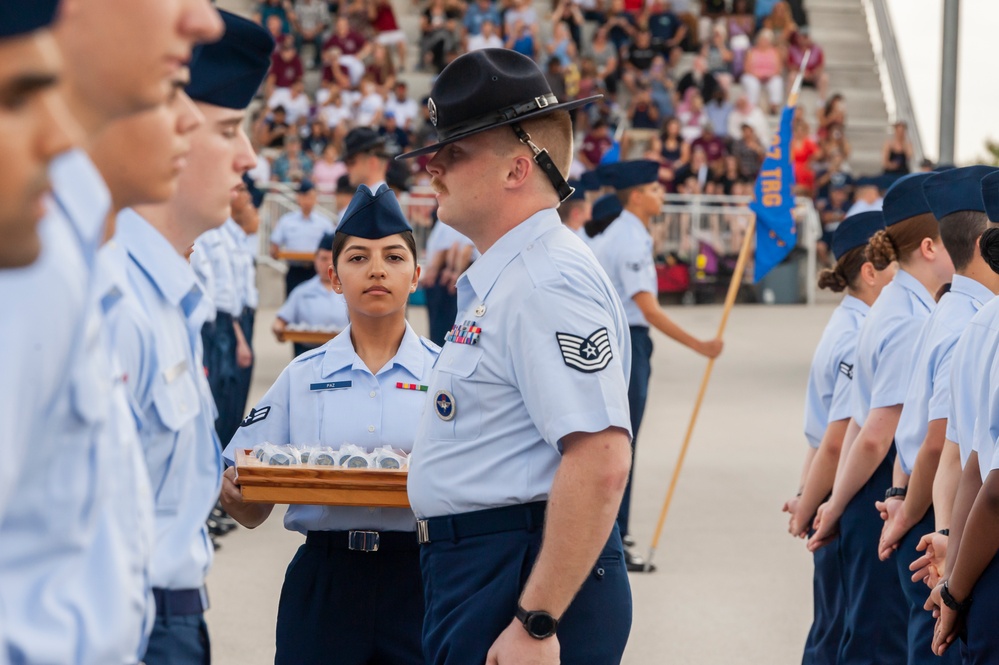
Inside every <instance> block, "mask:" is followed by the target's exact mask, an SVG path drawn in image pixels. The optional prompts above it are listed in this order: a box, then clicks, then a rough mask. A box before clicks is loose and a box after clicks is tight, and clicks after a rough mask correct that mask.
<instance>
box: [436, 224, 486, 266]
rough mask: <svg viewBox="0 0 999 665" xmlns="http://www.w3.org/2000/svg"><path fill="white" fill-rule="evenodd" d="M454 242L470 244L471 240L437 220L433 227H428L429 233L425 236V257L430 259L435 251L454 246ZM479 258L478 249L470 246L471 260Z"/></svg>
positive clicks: (464, 244)
mask: <svg viewBox="0 0 999 665" xmlns="http://www.w3.org/2000/svg"><path fill="white" fill-rule="evenodd" d="M455 244H458V245H459V246H462V247H464V246H466V245H471V244H472V241H471V240H469V239H468V237H467V236H465V235H464V234H462V233H460V232H458V231H455V230H454V229H453V228H451V227H450V226H448V225H447V224H445V223H444V222H441V221H438V222H437V223H436V224H434V228H432V229H430V235H429V236H427V247H426V251H427V258H428V259H430V258H432V257H433V255H434V254H436V253H437V252H443V251H447V250H449V249H451V248H452V247H454V245H455ZM477 258H479V250H477V249H475V247H474V246H473V247H472V260H473V261H474V260H475V259H477Z"/></svg>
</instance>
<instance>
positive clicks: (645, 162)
mask: <svg viewBox="0 0 999 665" xmlns="http://www.w3.org/2000/svg"><path fill="white" fill-rule="evenodd" d="M597 172H598V173H599V174H600V180H601V182H603V184H605V185H607V186H609V187H613V188H614V189H618V190H620V189H628V188H630V187H638V186H640V185H647V184H649V183H652V182H658V181H659V162H656V161H653V160H651V159H636V160H633V161H630V162H616V163H614V164H601V165H600V167H599V168H598V169H597Z"/></svg>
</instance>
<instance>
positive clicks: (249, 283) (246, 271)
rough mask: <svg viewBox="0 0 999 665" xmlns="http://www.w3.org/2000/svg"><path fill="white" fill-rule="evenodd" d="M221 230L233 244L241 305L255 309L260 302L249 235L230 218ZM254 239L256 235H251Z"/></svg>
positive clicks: (234, 270) (254, 256)
mask: <svg viewBox="0 0 999 665" xmlns="http://www.w3.org/2000/svg"><path fill="white" fill-rule="evenodd" d="M222 231H224V232H225V233H228V234H229V238H231V239H232V243H233V245H234V252H233V255H232V267H233V272H234V273H235V276H236V284H237V291H238V293H239V299H240V302H241V303H242V307H249V308H250V309H256V308H257V305H259V304H260V294H259V293H258V292H257V266H256V264H255V259H256V252H255V251H254V247H255V246H252V245H251V244H250V236H248V235H247V234H246V231H244V230H243V228H242V227H241V226H240V225H239V224H237V223H236V222H235V221H233V220H232V218H230V219H227V220H226V222H225V224H223V225H222ZM253 240H254V241H256V235H254V236H253Z"/></svg>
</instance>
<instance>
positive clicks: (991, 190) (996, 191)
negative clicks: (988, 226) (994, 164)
mask: <svg viewBox="0 0 999 665" xmlns="http://www.w3.org/2000/svg"><path fill="white" fill-rule="evenodd" d="M981 186H982V204H983V205H984V206H985V214H986V215H988V216H989V221H990V222H999V171H993V172H992V173H989V174H988V175H987V176H985V177H984V178H982V182H981Z"/></svg>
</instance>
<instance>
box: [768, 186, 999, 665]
mask: <svg viewBox="0 0 999 665" xmlns="http://www.w3.org/2000/svg"><path fill="white" fill-rule="evenodd" d="M832 250H833V253H834V254H835V256H836V258H837V262H836V264H835V267H834V268H833V269H831V270H827V271H824V272H823V273H822V274H821V275H820V278H819V284H820V286H821V287H823V288H828V289H830V290H832V291H834V292H837V293H845V296H844V298H843V300H842V302H841V303H840V305H839V306H838V307H837V308H836V310H835V311H834V313H833V315H832V317H831V319H830V321H829V324H828V325H827V327H826V329H825V332H824V333H823V335H822V338H821V340H820V342H819V345H818V347H817V349H816V351H815V356H814V359H813V361H812V367H811V372H810V376H809V381H808V391H807V398H806V411H805V437H806V439H807V442H808V444H809V448H808V453H807V455H806V461H805V465H804V469H803V471H802V475H801V480H800V485H799V491H798V492H797V495H796V496H795V497H794V498H792V499H791V500H789V501H788V502H787V503H786V504H785V506H784V510H785V511H786V512H788V513H789V514H790V523H789V531H790V533H791V534H792V535H793V536H796V537H800V538H806V539H807V546H808V549H809V550H810V551H811V552H813V554H814V569H815V572H814V584H813V595H814V620H813V624H812V627H811V630H810V632H809V634H808V639H807V642H806V646H805V653H804V658H803V662H804V663H844V664H850V665H853V664H855V663H856V664H859V663H871V664H874V663H910V664H915V663H926V664H930V663H962V662H963V663H975V664H979V663H980V664H985V663H995V662H999V632H997V631H996V623H995V621H996V620H995V617H996V610H997V609H999V607H997V602H999V601H997V599H999V592H997V591H999V556H997V553H999V541H997V540H996V534H999V510H997V509H996V506H997V505H999V502H997V501H996V497H997V496H999V494H997V488H999V473H996V472H994V469H996V468H997V467H999V457H997V456H996V455H995V454H994V453H995V451H996V450H997V445H996V442H997V440H999V400H997V397H999V366H997V365H996V364H995V362H994V361H995V358H996V355H997V354H996V351H997V349H999V299H997V298H996V297H995V296H996V294H997V293H999V169H995V168H992V167H987V166H969V167H964V168H953V169H947V170H942V171H940V172H938V173H919V174H912V175H909V176H906V177H904V178H901V179H900V180H898V181H897V182H896V183H895V184H893V185H892V187H891V188H890V189H889V190H888V191H887V193H886V195H885V197H884V207H883V210H882V211H872V212H864V213H861V214H857V215H854V216H852V217H849V218H847V219H846V220H845V221H844V222H843V223H842V224H841V225H840V226H839V228H837V229H836V231H835V234H834V237H833V246H832Z"/></svg>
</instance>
